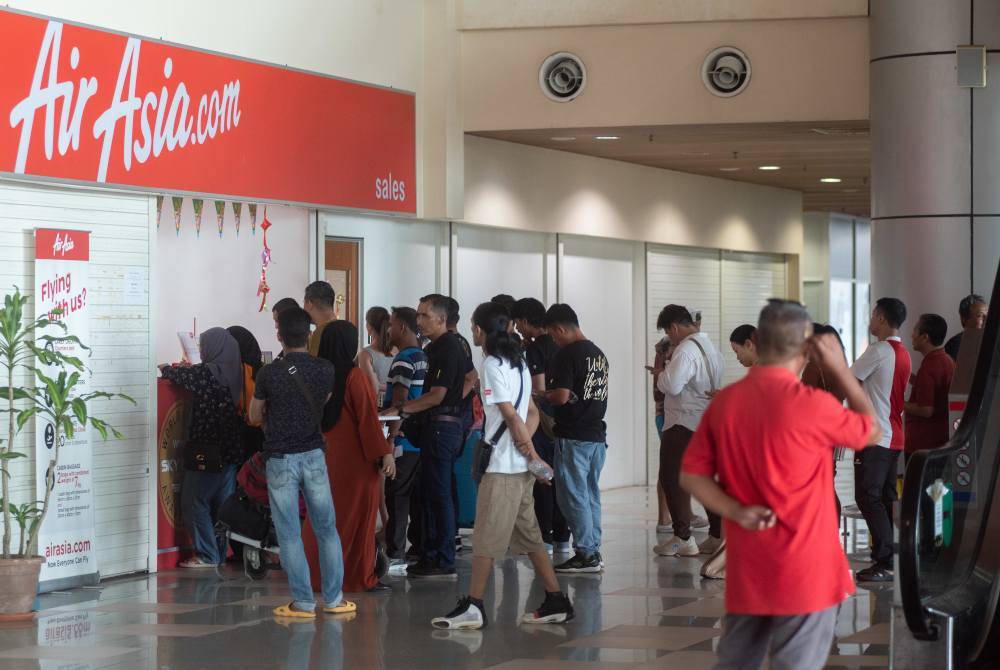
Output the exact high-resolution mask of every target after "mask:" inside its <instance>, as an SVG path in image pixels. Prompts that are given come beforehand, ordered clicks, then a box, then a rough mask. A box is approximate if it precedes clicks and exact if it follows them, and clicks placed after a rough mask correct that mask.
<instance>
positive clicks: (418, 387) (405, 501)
mask: <svg viewBox="0 0 1000 670" xmlns="http://www.w3.org/2000/svg"><path fill="white" fill-rule="evenodd" d="M389 339H390V340H391V341H392V346H393V347H395V348H396V350H397V351H398V352H399V353H398V354H396V357H395V358H393V360H392V367H390V368H389V379H388V385H387V388H386V393H385V403H386V407H385V408H382V409H388V408H391V407H399V406H401V405H402V404H403V403H404V402H406V401H407V400H414V399H415V398H419V397H420V396H421V394H423V392H424V378H425V377H426V376H427V354H425V353H424V352H423V350H422V349H421V348H420V343H419V341H418V339H417V312H416V310H415V309H413V308H412V307H393V308H392V315H391V316H390V318H389ZM419 426H420V424H419V419H417V420H416V421H415V420H414V419H408V420H406V421H394V422H392V423H390V424H389V441H390V442H391V443H392V445H393V448H394V450H395V454H396V478H395V479H387V480H386V482H385V504H386V508H387V509H388V511H389V520H388V521H387V523H386V532H385V540H386V551H387V552H388V554H389V571H390V573H392V574H405V573H406V559H405V555H406V539H407V536H409V539H410V542H411V543H412V544H413V548H412V549H411V553H414V554H416V555H419V544H420V510H419V507H418V505H419V496H418V495H417V493H418V485H417V483H418V481H419V480H420V449H419V447H418V446H417V445H418V444H419V443H420V439H419V435H417V434H416V432H417V431H419ZM407 519H410V529H409V533H407V528H406V525H407Z"/></svg>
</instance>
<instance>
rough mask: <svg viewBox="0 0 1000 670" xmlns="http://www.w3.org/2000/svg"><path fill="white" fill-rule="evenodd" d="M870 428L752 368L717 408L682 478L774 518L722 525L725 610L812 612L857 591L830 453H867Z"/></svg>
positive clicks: (815, 392)
mask: <svg viewBox="0 0 1000 670" xmlns="http://www.w3.org/2000/svg"><path fill="white" fill-rule="evenodd" d="M871 425H872V419H871V418H870V417H867V416H865V415H863V414H858V413H857V412H853V411H851V410H849V409H845V408H844V406H843V405H842V404H841V403H839V402H838V401H837V399H836V398H834V397H833V396H832V395H830V394H829V393H827V392H826V391H822V390H819V389H815V388H811V387H808V386H805V385H804V384H802V383H801V382H800V381H799V378H798V377H796V376H795V375H794V374H792V373H791V372H790V371H788V370H785V369H783V368H778V367H770V366H755V367H752V368H750V371H749V373H748V374H747V376H746V377H745V378H744V379H742V380H740V381H738V382H736V383H734V384H731V385H730V386H728V387H726V388H725V389H723V390H722V391H720V392H719V394H718V395H717V396H716V397H715V399H714V400H712V403H711V404H710V405H709V406H708V409H707V410H706V411H705V415H704V416H703V417H702V420H701V424H700V425H699V426H698V430H697V432H696V433H695V434H694V437H692V438H691V442H690V444H689V445H688V448H687V451H686V452H685V454H684V461H683V464H682V466H681V468H682V470H683V471H684V472H687V473H690V474H694V475H701V476H703V477H718V482H719V486H721V487H722V489H723V490H724V491H725V492H726V493H727V494H728V495H729V496H731V497H732V498H734V499H736V501H737V502H739V503H740V504H741V505H764V506H766V507H768V508H769V509H771V510H773V511H774V514H775V517H776V519H777V523H776V524H775V526H774V527H773V528H769V529H767V530H761V531H749V530H744V529H743V528H742V527H741V526H739V525H738V524H736V523H733V522H731V521H728V520H727V521H726V522H725V537H726V552H727V555H726V611H727V612H729V613H731V614H753V615H760V616H796V615H801V614H809V613H811V612H819V611H822V610H825V609H827V608H829V607H833V606H834V605H837V604H839V603H840V602H842V601H843V600H844V599H845V598H846V597H847V596H848V595H849V594H851V593H853V592H854V580H853V579H851V574H850V572H849V569H848V565H847V558H846V556H845V555H844V550H843V548H841V546H840V538H839V536H838V529H837V524H838V519H837V510H836V507H835V505H834V494H833V458H832V456H833V450H834V445H843V446H845V447H848V448H850V449H855V450H860V449H864V448H865V447H866V446H867V441H868V436H869V433H870V432H871Z"/></svg>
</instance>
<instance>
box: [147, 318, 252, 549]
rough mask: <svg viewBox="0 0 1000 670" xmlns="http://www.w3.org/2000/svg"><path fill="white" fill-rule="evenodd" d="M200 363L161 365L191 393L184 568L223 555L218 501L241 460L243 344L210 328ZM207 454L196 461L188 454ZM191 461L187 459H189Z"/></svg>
mask: <svg viewBox="0 0 1000 670" xmlns="http://www.w3.org/2000/svg"><path fill="white" fill-rule="evenodd" d="M199 348H200V350H201V361H202V362H201V363H198V364H196V365H180V366H161V367H160V371H161V374H162V375H163V378H164V379H169V380H170V381H171V382H173V383H174V384H177V385H178V386H180V387H181V388H184V389H186V390H187V391H189V392H190V393H191V395H192V396H193V397H192V402H191V427H190V431H189V433H188V442H187V444H186V445H185V447H184V448H185V450H186V452H187V453H186V457H185V459H184V460H185V469H186V472H185V473H184V481H183V484H182V485H181V511H182V516H183V517H184V526H185V528H186V529H187V531H188V534H189V535H190V536H191V541H192V543H193V544H194V550H195V555H194V556H193V557H192V558H189V559H187V560H186V561H183V562H181V564H180V567H182V568H211V567H212V566H214V565H218V564H219V563H221V562H222V561H224V560H225V558H226V554H225V544H224V543H222V544H220V543H218V542H217V540H216V537H215V530H214V528H215V520H216V515H217V513H218V509H219V506H220V505H221V504H222V503H223V501H225V499H226V498H228V497H229V496H230V495H231V494H232V492H233V490H234V488H235V486H236V468H237V466H239V464H240V463H241V462H242V461H243V452H242V446H241V443H240V432H241V429H240V418H239V416H238V414H237V412H236V408H237V406H238V404H239V401H240V394H241V393H242V392H243V371H242V364H241V362H240V350H239V345H237V343H236V340H235V339H233V336H232V335H230V334H229V333H228V332H226V330H225V329H223V328H210V329H208V330H206V331H205V332H204V333H202V334H201V338H200V340H199ZM194 453H197V454H202V455H206V456H209V457H208V458H206V459H204V460H203V462H202V463H201V464H200V466H198V469H189V466H190V467H192V468H193V467H195V463H194V459H189V458H188V457H187V455H189V454H194ZM189 460H190V461H191V463H188V461H189Z"/></svg>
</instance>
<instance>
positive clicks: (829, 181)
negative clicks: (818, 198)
mask: <svg viewBox="0 0 1000 670" xmlns="http://www.w3.org/2000/svg"><path fill="white" fill-rule="evenodd" d="M820 181H821V182H823V183H824V184H839V183H840V177H823V178H822V179H820Z"/></svg>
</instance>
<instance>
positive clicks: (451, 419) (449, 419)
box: [431, 414, 465, 425]
mask: <svg viewBox="0 0 1000 670" xmlns="http://www.w3.org/2000/svg"><path fill="white" fill-rule="evenodd" d="M431 421H443V422H445V423H457V424H459V425H461V424H464V423H465V421H463V420H462V417H460V416H452V415H450V414H435V415H434V416H432V417H431Z"/></svg>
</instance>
